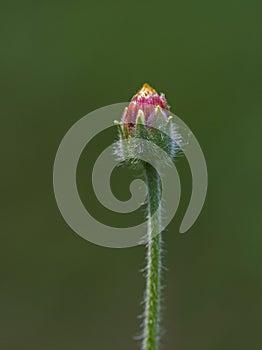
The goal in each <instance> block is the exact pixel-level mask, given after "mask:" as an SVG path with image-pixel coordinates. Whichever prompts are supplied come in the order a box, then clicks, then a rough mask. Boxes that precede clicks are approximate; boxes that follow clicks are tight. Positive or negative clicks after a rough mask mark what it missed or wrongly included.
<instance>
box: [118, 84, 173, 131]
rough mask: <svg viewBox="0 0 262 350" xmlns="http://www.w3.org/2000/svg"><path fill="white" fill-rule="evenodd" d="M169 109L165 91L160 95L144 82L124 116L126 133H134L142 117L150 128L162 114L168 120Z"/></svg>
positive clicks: (123, 121)
mask: <svg viewBox="0 0 262 350" xmlns="http://www.w3.org/2000/svg"><path fill="white" fill-rule="evenodd" d="M168 110H169V106H168V105H167V102H166V99H165V95H164V94H163V93H161V94H160V95H158V93H157V92H156V90H154V89H153V88H152V87H151V86H150V85H148V84H144V85H143V87H142V88H141V89H140V90H139V91H138V93H137V94H135V95H134V96H133V98H132V99H131V101H130V103H129V106H128V107H127V108H126V110H125V112H124V115H123V117H122V123H123V126H124V129H125V132H126V134H127V135H128V134H129V133H130V134H131V133H132V131H133V130H134V129H135V127H136V124H137V121H140V119H141V121H142V122H143V124H145V126H146V127H148V128H150V127H153V126H154V122H156V118H160V117H161V116H162V118H163V119H164V120H165V121H167V119H168Z"/></svg>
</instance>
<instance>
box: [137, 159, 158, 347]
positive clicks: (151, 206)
mask: <svg viewBox="0 0 262 350" xmlns="http://www.w3.org/2000/svg"><path fill="white" fill-rule="evenodd" d="M144 169H145V179H146V184H147V188H148V207H147V214H148V221H147V222H148V235H149V237H148V238H149V241H148V245H147V264H146V292H145V313H144V324H143V342H142V350H157V349H158V338H159V318H160V316H159V311H160V291H161V239H162V237H161V233H160V234H157V235H156V236H155V237H154V235H155V234H156V232H157V233H158V232H159V230H160V223H161V217H160V215H159V216H157V217H156V218H153V214H154V212H155V211H156V210H157V209H158V206H159V203H160V197H161V185H160V178H159V175H158V174H157V172H156V170H155V169H154V168H153V167H152V166H151V165H149V164H145V165H144ZM152 237H153V238H152Z"/></svg>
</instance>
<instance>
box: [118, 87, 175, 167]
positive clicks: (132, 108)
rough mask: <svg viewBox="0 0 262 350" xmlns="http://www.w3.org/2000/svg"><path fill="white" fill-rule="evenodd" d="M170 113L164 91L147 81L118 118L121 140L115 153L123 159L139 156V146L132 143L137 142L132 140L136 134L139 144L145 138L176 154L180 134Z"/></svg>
mask: <svg viewBox="0 0 262 350" xmlns="http://www.w3.org/2000/svg"><path fill="white" fill-rule="evenodd" d="M169 113H170V112H169V106H168V104H167V101H166V98H165V95H164V94H163V93H161V94H160V95H159V94H158V93H157V92H156V90H154V89H153V88H152V87H151V86H149V85H148V84H144V85H143V87H142V88H141V89H140V90H139V91H138V93H137V94H135V95H134V96H133V97H132V99H131V101H130V103H129V105H128V107H126V109H125V111H124V113H123V116H122V120H121V122H120V123H119V122H118V121H116V122H115V124H116V125H117V127H118V129H119V141H118V143H117V144H116V152H115V153H116V154H117V155H118V156H119V157H120V159H122V160H129V159H131V158H132V159H136V158H139V157H136V152H137V149H138V148H139V147H135V148H134V147H133V146H131V144H132V145H133V144H134V143H133V142H128V140H130V138H131V137H132V138H133V137H135V138H136V140H137V141H136V142H137V145H139V139H141V138H142V139H146V140H148V141H152V142H153V143H155V144H156V145H158V146H159V147H161V148H163V149H164V150H165V151H166V152H167V154H169V156H171V158H173V157H174V156H175V153H176V151H177V148H178V147H177V144H176V140H177V139H178V135H177V133H176V129H175V125H174V122H173V119H172V118H173V117H172V116H170V114H169ZM123 140H125V141H123ZM142 151H143V150H142Z"/></svg>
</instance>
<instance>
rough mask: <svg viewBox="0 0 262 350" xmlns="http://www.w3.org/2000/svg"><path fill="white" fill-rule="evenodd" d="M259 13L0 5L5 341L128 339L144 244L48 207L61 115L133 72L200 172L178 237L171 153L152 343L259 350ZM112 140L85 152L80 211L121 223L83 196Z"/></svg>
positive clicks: (181, 348) (241, 5)
mask: <svg viewBox="0 0 262 350" xmlns="http://www.w3.org/2000/svg"><path fill="white" fill-rule="evenodd" d="M261 9H262V8H261V5H260V2H259V1H253V0H251V1H249V2H248V1H242V0H238V1H236V0H229V1H225V0H222V1H219V2H218V1H216V2H215V1H207V0H205V1H204V0H200V1H192V0H191V1H184V2H182V1H179V2H176V1H166V2H157V1H144V2H142V1H132V2H131V1H127V2H123V1H114V2H107V1H102V2H94V1H93V2H88V1H76V2H72V1H70V2H65V1H63V2H62V1H56V0H55V1H42V2H40V1H27V0H26V1H12V2H11V1H10V2H2V4H1V17H2V18H1V21H0V27H1V31H0V35H1V49H2V50H1V52H2V53H1V57H0V61H1V62H0V63H1V79H0V84H1V107H0V108H1V131H2V132H1V141H2V147H1V148H2V152H1V153H2V164H1V176H2V181H1V197H2V206H1V217H2V218H1V244H0V279H1V286H0V310H1V312H0V348H1V349H3V350H16V349H19V350H20V349H27V350H33V349H37V350H46V349H48V350H59V349H63V350H71V349H79V350H80V349H81V350H82V349H90V350H91V349H92V350H93V349H94V350H110V349H114V350H115V349H125V350H131V349H138V347H139V343H138V342H136V341H134V339H133V336H135V335H137V334H139V322H140V320H138V319H137V316H138V315H139V314H141V312H142V306H141V305H140V302H141V300H142V296H143V288H144V279H143V277H142V275H141V273H140V272H139V270H140V269H141V268H142V267H143V266H144V256H145V248H144V247H135V248H130V249H108V248H103V247H99V246H96V245H94V244H91V243H89V242H86V241H85V240H83V239H82V238H80V237H79V236H78V235H77V234H75V233H74V232H73V231H72V230H71V229H70V228H69V227H68V226H67V224H66V223H65V222H64V220H63V219H62V217H61V215H60V212H59V210H58V208H57V206H56V202H55V199H54V194H53V188H52V167H53V162H54V157H55V154H56V150H57V148H58V145H59V143H60V141H61V139H62V137H63V135H64V134H65V133H66V131H67V130H68V129H69V128H70V126H71V125H72V124H73V123H75V122H76V121H77V120H79V119H80V118H81V117H82V116H84V115H85V114H87V113H88V112H90V111H92V110H94V109H96V108H98V107H101V106H104V105H108V104H112V103H117V102H123V101H128V100H129V99H130V97H131V96H132V95H133V94H134V93H135V92H136V90H137V89H138V88H140V87H141V85H142V84H143V83H144V82H148V83H150V84H152V85H153V87H155V88H156V89H157V90H158V91H163V92H165V93H166V96H167V99H168V102H169V104H170V105H171V106H172V111H173V112H174V113H175V114H177V115H178V116H180V117H181V118H182V119H183V120H184V121H185V122H186V123H187V124H188V125H189V127H190V128H191V129H192V130H193V131H194V133H195V135H196V136H197V138H198V140H199V142H200V144H201V146H202V149H203V151H204V153H205V157H206V161H207V165H208V172H209V190H208V195H207V200H206V203H205V206H204V208H203V210H202V213H201V215H200V217H199V219H198V221H197V222H196V223H195V225H194V226H193V227H192V228H191V229H190V231H189V232H188V233H187V234H185V235H180V234H179V233H178V228H179V225H180V223H181V220H182V218H183V214H184V212H185V210H186V208H187V205H188V199H189V195H190V189H191V187H190V186H191V185H190V172H189V169H188V164H187V162H186V160H183V159H181V160H179V162H178V168H179V172H180V176H181V181H182V187H183V198H182V201H181V205H180V207H179V210H178V213H177V215H176V216H175V218H174V220H173V221H172V223H171V224H170V225H169V227H168V231H167V232H166V233H164V239H165V248H166V254H165V266H167V267H168V269H167V271H165V273H164V283H165V285H166V287H165V290H164V307H163V329H164V330H165V332H164V333H165V334H164V336H163V340H162V349H163V350H173V349H177V350H193V349H194V350H197V349H201V350H221V349H225V350H229V349H230V350H232V349H238V350H240V349H241V350H242V349H243V350H244V349H249V348H250V349H253V350H259V349H261V348H262V332H261V323H262V298H261V295H262V258H261V244H262V235H261V226H262V225H261V194H260V188H261V154H260V151H261V146H260V144H259V141H260V139H261V126H262V121H261V111H262V107H261V78H262V69H261V68H262V67H261V62H262V47H261V34H262V33H261V32H262V30H261ZM112 137H114V130H113V131H112V133H111V134H110V133H107V134H106V135H105V136H104V137H100V138H99V140H100V141H99V142H98V140H97V141H95V140H93V142H92V144H91V145H90V146H89V148H88V147H87V149H86V150H85V152H84V153H83V157H82V158H81V161H80V164H79V171H78V183H79V189H80V192H81V195H82V197H83V201H84V202H85V204H86V206H87V207H89V208H93V209H94V208H95V210H93V212H94V213H95V215H96V216H97V217H98V218H100V220H101V221H103V220H106V221H107V222H109V221H110V220H111V221H112V222H114V223H115V224H118V223H117V218H116V217H113V216H110V213H107V212H106V211H105V210H104V209H103V208H102V207H101V206H100V205H99V203H97V201H96V200H95V198H94V197H93V196H90V198H89V197H88V195H89V192H90V191H91V189H90V188H89V182H90V180H89V176H90V174H91V172H90V163H89V160H90V159H93V158H94V156H95V155H96V154H97V153H98V150H99V149H100V148H101V149H103V145H106V144H108V142H109V141H110V140H111V139H112ZM89 157H90V158H89ZM92 157H93V158H92ZM121 171H124V170H119V173H118V174H114V179H115V182H116V181H117V183H118V184H119V186H120V187H119V188H121V190H119V188H117V187H116V186H115V185H114V181H113V180H114V179H113V180H112V186H113V188H114V189H115V191H116V195H118V196H119V198H120V197H121V196H122V197H123V198H124V197H125V196H127V197H128V182H127V181H126V179H127V178H128V176H123V173H122V174H121ZM117 175H120V176H117ZM129 175H130V174H129ZM130 176H131V175H130ZM122 179H125V181H124V180H123V181H122ZM85 181H86V182H85ZM121 186H122V187H121ZM138 215H139V214H138ZM133 219H134V218H133ZM133 219H132V220H133ZM119 220H120V221H119V225H121V220H123V218H122V217H120V218H119Z"/></svg>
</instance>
